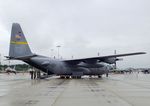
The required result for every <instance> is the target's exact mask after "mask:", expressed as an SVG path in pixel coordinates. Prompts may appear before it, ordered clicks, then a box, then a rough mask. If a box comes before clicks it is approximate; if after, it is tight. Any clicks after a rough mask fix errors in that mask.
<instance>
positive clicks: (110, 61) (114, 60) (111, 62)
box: [104, 57, 118, 64]
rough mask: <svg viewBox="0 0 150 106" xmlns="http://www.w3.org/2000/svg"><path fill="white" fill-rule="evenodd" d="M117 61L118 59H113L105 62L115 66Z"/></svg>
mask: <svg viewBox="0 0 150 106" xmlns="http://www.w3.org/2000/svg"><path fill="white" fill-rule="evenodd" d="M117 60H118V59H117V58H115V57H112V58H108V59H105V60H104V62H106V63H108V64H114V63H115V62H116V61H117Z"/></svg>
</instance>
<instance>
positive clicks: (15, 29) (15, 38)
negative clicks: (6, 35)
mask: <svg viewBox="0 0 150 106" xmlns="http://www.w3.org/2000/svg"><path fill="white" fill-rule="evenodd" d="M30 55H32V52H31V50H30V48H29V46H28V43H27V41H26V38H25V36H24V34H23V32H22V29H21V27H20V25H19V24H18V23H13V24H12V30H11V39H10V47H9V57H11V58H17V57H24V56H30Z"/></svg>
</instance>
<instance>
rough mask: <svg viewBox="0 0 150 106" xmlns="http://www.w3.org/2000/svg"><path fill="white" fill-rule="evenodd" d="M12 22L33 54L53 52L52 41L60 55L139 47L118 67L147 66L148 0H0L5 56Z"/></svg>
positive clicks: (78, 55)
mask: <svg viewBox="0 0 150 106" xmlns="http://www.w3.org/2000/svg"><path fill="white" fill-rule="evenodd" d="M13 22H17V23H20V25H21V27H22V29H23V31H24V34H25V35H26V38H27V40H28V42H29V44H30V48H31V50H32V51H33V52H34V53H37V54H41V55H46V56H51V55H56V56H57V48H56V46H57V45H61V48H60V55H61V56H62V57H63V58H66V59H70V58H71V56H72V55H73V56H74V58H84V57H94V56H97V53H98V52H100V55H109V54H113V53H114V50H115V49H116V50H117V53H128V52H139V51H144V52H147V54H146V55H140V56H132V57H125V58H124V61H121V62H120V63H118V66H119V67H120V68H122V67H123V68H126V67H150V54H149V52H150V0H0V53H1V54H2V56H4V55H8V49H9V39H10V32H11V26H12V23H13ZM51 49H54V51H53V53H52V52H51ZM3 59H4V58H3ZM3 63H7V62H6V61H5V62H3Z"/></svg>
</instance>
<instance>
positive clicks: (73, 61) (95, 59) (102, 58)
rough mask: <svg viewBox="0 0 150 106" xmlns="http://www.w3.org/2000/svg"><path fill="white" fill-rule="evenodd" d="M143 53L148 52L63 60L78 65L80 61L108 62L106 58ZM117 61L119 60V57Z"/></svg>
mask: <svg viewBox="0 0 150 106" xmlns="http://www.w3.org/2000/svg"><path fill="white" fill-rule="evenodd" d="M141 54H146V52H135V53H126V54H115V55H108V56H100V57H91V58H83V59H74V60H64V61H63V62H66V63H68V64H71V65H77V64H79V63H80V62H87V63H95V62H97V61H102V62H106V60H108V59H112V58H117V57H124V56H132V55H141ZM115 61H117V59H116V60H115Z"/></svg>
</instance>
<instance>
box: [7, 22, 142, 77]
mask: <svg viewBox="0 0 150 106" xmlns="http://www.w3.org/2000/svg"><path fill="white" fill-rule="evenodd" d="M139 54H145V52H136V53H127V54H115V55H108V56H99V57H91V58H82V59H71V60H59V59H52V58H49V57H46V56H41V55H37V54H34V53H32V52H31V50H30V48H29V45H28V43H27V41H26V38H25V36H24V33H23V31H22V29H21V27H20V25H19V24H18V23H13V25H12V30H11V39H10V48H9V56H7V58H8V59H13V60H22V61H24V62H25V63H28V64H29V65H31V66H34V67H36V68H37V69H40V70H41V71H43V72H45V73H47V74H48V75H58V76H60V78H70V77H72V78H75V77H76V78H81V76H83V75H89V76H91V75H96V76H98V77H101V75H102V74H106V75H108V72H109V68H108V67H107V65H106V63H107V64H108V65H111V64H114V63H115V62H116V61H118V60H119V58H118V57H123V56H131V55H139ZM104 63H105V64H104Z"/></svg>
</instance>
